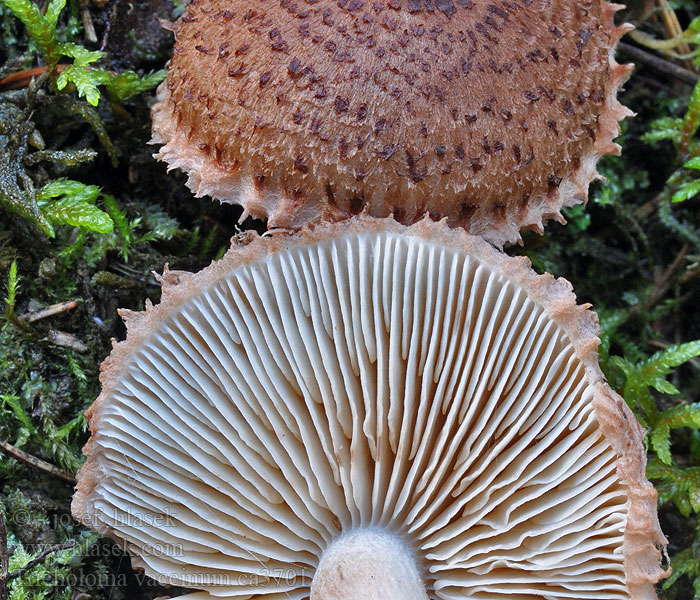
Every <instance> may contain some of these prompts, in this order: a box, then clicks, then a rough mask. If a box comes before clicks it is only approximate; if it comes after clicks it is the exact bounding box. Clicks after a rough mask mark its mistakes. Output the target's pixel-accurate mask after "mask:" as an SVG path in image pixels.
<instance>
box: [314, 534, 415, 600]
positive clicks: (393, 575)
mask: <svg viewBox="0 0 700 600" xmlns="http://www.w3.org/2000/svg"><path fill="white" fill-rule="evenodd" d="M370 598H371V599H373V600H428V594H427V592H426V590H425V585H424V584H423V579H422V577H421V575H420V573H419V571H418V565H417V563H416V559H415V556H414V554H413V552H412V551H411V549H410V548H409V546H408V545H407V544H406V542H405V541H404V540H402V539H401V538H400V537H398V536H397V535H395V534H393V533H390V532H388V531H385V530H383V529H377V528H369V529H355V530H352V531H350V532H348V533H345V534H344V535H342V536H341V537H339V538H338V539H337V540H335V541H334V542H333V543H332V544H331V545H330V546H329V547H328V548H327V549H326V551H325V552H324V553H323V555H322V556H321V561H320V563H319V565H318V570H317V571H316V574H315V576H314V579H313V582H312V583H311V600H368V599H370Z"/></svg>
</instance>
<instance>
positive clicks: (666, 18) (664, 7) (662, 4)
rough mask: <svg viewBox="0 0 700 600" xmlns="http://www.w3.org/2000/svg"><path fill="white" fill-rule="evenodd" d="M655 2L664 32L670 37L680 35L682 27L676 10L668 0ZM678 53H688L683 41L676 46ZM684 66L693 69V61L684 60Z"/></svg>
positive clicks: (688, 50)
mask: <svg viewBox="0 0 700 600" xmlns="http://www.w3.org/2000/svg"><path fill="white" fill-rule="evenodd" d="M656 4H657V5H658V7H659V9H660V11H661V20H662V21H663V23H664V27H665V28H666V34H667V36H668V37H669V38H670V39H673V38H677V37H678V36H680V35H683V28H682V27H681V24H680V23H679V22H678V17H677V16H676V11H674V10H673V7H672V6H671V5H670V4H669V3H668V0H656ZM677 49H678V53H679V54H690V46H688V44H686V43H685V42H680V43H679V44H678V46H677ZM683 62H684V63H685V66H686V67H687V68H688V69H690V70H693V61H692V60H688V59H686V60H684V61H683Z"/></svg>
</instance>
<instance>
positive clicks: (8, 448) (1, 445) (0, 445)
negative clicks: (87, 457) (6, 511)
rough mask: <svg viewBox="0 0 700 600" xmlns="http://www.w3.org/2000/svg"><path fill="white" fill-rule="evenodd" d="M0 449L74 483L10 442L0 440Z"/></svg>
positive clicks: (59, 471)
mask: <svg viewBox="0 0 700 600" xmlns="http://www.w3.org/2000/svg"><path fill="white" fill-rule="evenodd" d="M0 450H2V451H3V452H5V453H6V454H9V455H10V456H12V457H13V458H16V459H17V460H19V461H21V462H23V463H25V464H27V465H29V466H31V467H36V468H37V469H40V470H42V471H44V472H45V473H49V474H50V475H55V476H56V477H60V478H61V479H63V480H65V481H68V482H70V483H75V477H73V475H71V474H70V473H67V472H66V471H63V470H62V469H59V468H58V467H55V466H54V465H52V464H50V463H47V462H46V461H45V460H41V459H40V458H37V457H36V456H33V455H31V454H29V453H27V452H25V451H24V450H20V449H19V448H17V447H16V446H13V445H12V444H8V443H7V442H4V441H2V440H0ZM1 534H2V531H0V535H1ZM0 600H1V598H0Z"/></svg>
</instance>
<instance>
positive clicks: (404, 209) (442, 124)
mask: <svg viewBox="0 0 700 600" xmlns="http://www.w3.org/2000/svg"><path fill="white" fill-rule="evenodd" d="M617 8H619V7H618V6H616V5H612V4H608V3H606V2H603V1H601V0H584V1H582V2H573V1H571V0H552V1H551V2H532V1H531V0H511V1H494V2H482V1H480V0H473V1H472V0H454V1H453V0H423V1H419V0H401V1H399V0H385V1H376V0H375V1H369V0H365V1H359V0H341V1H337V2H335V1H333V2H332V1H330V0H314V1H312V0H306V1H302V0H297V1H280V2H277V1H274V2H273V1H271V0H263V1H261V2H256V3H254V4H251V3H249V2H245V1H243V0H194V1H192V2H190V3H189V5H188V6H187V9H186V11H185V14H184V15H183V16H182V17H181V18H180V20H179V21H178V22H177V24H176V26H175V34H176V40H177V41H176V45H175V51H174V53H173V58H172V61H171V64H170V70H169V72H168V77H167V80H166V81H165V82H164V83H163V84H162V85H161V87H160V90H159V94H158V97H159V102H158V103H157V104H156V105H155V106H154V109H153V141H154V142H155V143H159V144H164V145H163V147H162V148H161V150H160V153H159V154H158V157H159V158H161V159H163V160H165V161H166V162H168V163H169V165H170V167H171V168H180V169H183V170H184V171H186V172H187V173H188V174H189V182H188V185H189V187H190V188H191V189H192V190H193V191H194V193H195V194H196V195H197V196H201V195H205V194H208V195H211V196H213V197H215V198H218V199H220V200H222V201H225V202H233V203H238V204H241V205H242V206H243V207H244V208H245V214H246V215H247V214H251V215H253V216H255V217H260V218H268V219H269V223H270V225H271V226H279V227H285V228H297V227H299V226H300V225H301V224H303V223H304V222H307V221H309V220H312V219H315V218H316V217H318V216H324V217H325V218H333V219H339V218H344V217H346V216H349V215H351V214H355V213H358V212H360V211H361V210H362V209H363V208H364V207H368V210H369V214H371V215H373V216H388V215H389V214H393V215H394V217H395V218H396V219H397V220H398V221H400V222H403V223H406V224H410V223H413V222H415V221H417V220H418V219H420V218H421V217H422V216H423V215H424V214H425V213H426V212H427V213H429V214H430V215H431V216H432V217H433V218H442V217H447V218H448V223H449V224H450V225H453V226H454V225H460V226H463V227H465V228H466V229H467V230H468V231H469V232H470V233H473V234H477V235H481V236H482V237H485V238H486V239H488V240H489V241H491V242H493V243H495V244H497V245H502V244H503V243H504V242H509V241H515V240H517V239H518V238H519V232H520V230H521V229H523V228H530V229H536V230H541V228H542V224H543V221H544V220H545V219H548V218H558V219H562V217H561V214H560V212H559V211H560V209H561V207H562V206H569V205H572V204H575V203H577V202H582V201H583V200H585V198H586V195H587V188H588V184H589V183H590V181H591V180H592V179H594V178H596V177H597V176H598V175H597V172H596V169H595V165H596V162H597V160H598V158H599V157H600V156H601V155H603V154H610V153H617V152H618V150H619V147H618V146H617V145H616V144H614V143H613V141H612V140H613V138H614V137H615V136H616V135H617V134H618V133H619V128H618V120H620V119H622V118H624V117H625V116H627V115H629V114H631V113H630V112H629V111H628V110H627V109H625V108H624V107H623V106H621V105H620V104H619V103H618V102H617V100H616V92H617V88H618V87H619V85H620V83H621V81H622V80H623V79H624V78H625V76H626V75H627V73H628V72H629V68H628V67H627V66H621V65H618V64H616V63H615V61H614V60H613V58H612V49H613V46H614V44H615V42H616V41H617V40H618V38H619V37H620V35H622V33H623V32H624V31H626V27H625V26H622V27H617V28H616V27H615V26H614V24H613V13H614V12H615V10H617Z"/></svg>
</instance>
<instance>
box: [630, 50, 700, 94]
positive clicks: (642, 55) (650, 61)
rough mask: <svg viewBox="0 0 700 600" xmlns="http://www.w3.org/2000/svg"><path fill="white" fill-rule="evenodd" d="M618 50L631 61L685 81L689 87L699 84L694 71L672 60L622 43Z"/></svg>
mask: <svg viewBox="0 0 700 600" xmlns="http://www.w3.org/2000/svg"><path fill="white" fill-rule="evenodd" d="M617 48H618V50H619V51H620V52H622V53H623V54H626V55H627V56H629V57H630V58H631V59H633V60H637V61H639V62H643V63H644V64H646V65H649V66H650V67H651V68H652V69H655V70H657V71H659V72H660V73H663V74H664V75H669V76H670V77H673V78H675V79H678V80H680V81H683V82H685V83H687V84H688V85H695V84H696V83H697V82H698V75H697V73H693V72H692V71H690V70H688V69H686V68H684V67H681V66H679V65H677V64H675V63H673V62H671V61H670V60H666V59H665V58H661V57H660V56H656V55H655V54H652V53H651V52H647V51H646V50H642V49H641V48H638V47H637V46H633V45H631V44H627V43H625V42H620V43H619V44H618V45H617Z"/></svg>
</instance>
